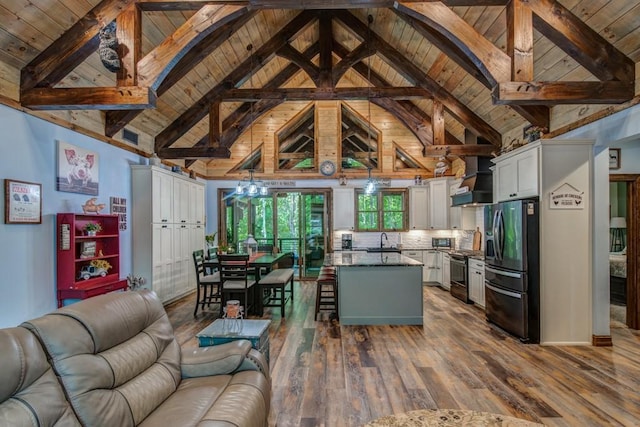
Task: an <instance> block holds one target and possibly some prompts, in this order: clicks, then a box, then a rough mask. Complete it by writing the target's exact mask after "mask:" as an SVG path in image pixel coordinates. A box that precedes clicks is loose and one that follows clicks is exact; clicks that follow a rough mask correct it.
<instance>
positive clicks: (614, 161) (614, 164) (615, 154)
mask: <svg viewBox="0 0 640 427" xmlns="http://www.w3.org/2000/svg"><path fill="white" fill-rule="evenodd" d="M609 169H620V148H609Z"/></svg>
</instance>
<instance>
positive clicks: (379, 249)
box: [367, 248, 400, 254]
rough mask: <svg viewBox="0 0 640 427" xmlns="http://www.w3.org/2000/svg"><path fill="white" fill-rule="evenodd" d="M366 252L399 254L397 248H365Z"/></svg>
mask: <svg viewBox="0 0 640 427" xmlns="http://www.w3.org/2000/svg"><path fill="white" fill-rule="evenodd" d="M367 252H395V253H398V254H399V253H400V249H398V248H367Z"/></svg>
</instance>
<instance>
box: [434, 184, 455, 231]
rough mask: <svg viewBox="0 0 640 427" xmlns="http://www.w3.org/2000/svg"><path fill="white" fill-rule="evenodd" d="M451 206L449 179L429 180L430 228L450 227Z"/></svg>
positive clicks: (442, 228) (441, 228)
mask: <svg viewBox="0 0 640 427" xmlns="http://www.w3.org/2000/svg"><path fill="white" fill-rule="evenodd" d="M450 207H451V199H450V198H449V181H448V179H446V178H444V179H431V180H429V229H432V230H446V229H448V228H449V209H450Z"/></svg>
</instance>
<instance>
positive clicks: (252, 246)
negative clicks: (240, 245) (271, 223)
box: [244, 234, 258, 256]
mask: <svg viewBox="0 0 640 427" xmlns="http://www.w3.org/2000/svg"><path fill="white" fill-rule="evenodd" d="M244 250H245V253H248V254H249V256H251V255H253V254H255V253H256V252H258V241H257V240H256V239H254V238H253V235H252V234H249V235H248V236H247V240H245V241H244Z"/></svg>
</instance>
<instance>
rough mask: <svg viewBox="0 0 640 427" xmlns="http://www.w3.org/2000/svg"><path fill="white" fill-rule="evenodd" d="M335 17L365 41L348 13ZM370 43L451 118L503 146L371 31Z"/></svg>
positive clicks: (485, 125) (359, 25) (499, 138)
mask: <svg viewBox="0 0 640 427" xmlns="http://www.w3.org/2000/svg"><path fill="white" fill-rule="evenodd" d="M334 16H335V17H336V18H337V19H339V20H340V21H342V22H343V23H344V24H345V26H346V27H347V28H349V29H351V30H352V31H354V32H355V33H356V34H357V35H358V36H359V37H361V38H362V39H365V40H366V37H367V27H366V25H365V24H364V23H363V22H361V21H360V20H359V19H358V18H356V17H355V16H354V15H353V14H351V13H350V12H348V11H342V10H340V11H336V12H335V14H334ZM371 43H373V44H374V46H375V48H376V51H377V54H378V55H380V56H382V57H383V58H384V59H385V61H386V63H387V64H388V65H389V66H391V67H392V68H393V69H394V70H396V71H397V72H398V73H400V74H401V75H402V76H403V77H405V78H406V79H407V80H409V81H410V82H411V83H413V84H415V85H416V86H420V87H423V88H424V89H426V90H428V91H429V92H431V94H432V95H433V97H434V98H438V99H439V100H440V101H441V102H442V103H443V105H444V106H445V108H446V109H447V111H449V113H450V114H452V115H453V116H454V117H456V119H458V120H459V121H460V122H461V123H464V124H465V126H467V127H468V128H470V129H473V131H474V132H476V133H477V134H479V135H482V136H484V137H485V138H487V140H489V141H491V143H492V144H494V145H496V146H500V145H501V144H502V136H501V135H500V133H499V132H498V131H496V130H495V129H494V128H493V127H491V125H489V124H488V123H487V122H485V121H484V120H482V119H481V118H480V117H478V115H476V114H475V113H474V112H473V111H471V109H469V107H467V106H466V105H464V104H462V103H461V102H460V101H458V99H457V98H456V97H455V96H453V95H452V94H451V93H450V92H449V91H447V90H446V89H445V88H443V87H442V86H440V84H438V82H436V81H435V80H433V79H431V78H430V77H429V76H427V75H426V74H425V73H424V72H423V71H422V70H421V69H420V68H418V67H417V66H416V65H414V64H413V63H412V62H411V61H409V60H408V59H407V58H406V57H405V56H404V55H402V54H401V53H400V52H399V51H398V50H397V49H395V48H394V47H393V46H391V45H390V44H389V43H387V42H386V41H385V40H383V39H382V38H381V37H379V36H378V35H377V34H376V32H375V31H371Z"/></svg>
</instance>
